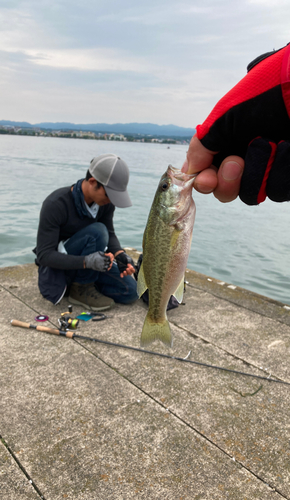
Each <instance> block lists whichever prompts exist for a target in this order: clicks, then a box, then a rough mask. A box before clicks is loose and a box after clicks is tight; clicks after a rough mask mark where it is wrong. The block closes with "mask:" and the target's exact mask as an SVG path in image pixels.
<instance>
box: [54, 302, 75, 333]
mask: <svg viewBox="0 0 290 500" xmlns="http://www.w3.org/2000/svg"><path fill="white" fill-rule="evenodd" d="M71 312H72V306H69V310H68V311H66V312H64V313H61V315H60V318H59V319H58V324H59V326H60V329H61V330H76V329H77V327H78V324H79V320H78V319H76V318H72V317H71V316H69V314H70V313H71Z"/></svg>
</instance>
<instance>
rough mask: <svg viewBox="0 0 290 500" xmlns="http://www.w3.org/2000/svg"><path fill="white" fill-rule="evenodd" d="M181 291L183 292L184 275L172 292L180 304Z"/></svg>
mask: <svg viewBox="0 0 290 500" xmlns="http://www.w3.org/2000/svg"><path fill="white" fill-rule="evenodd" d="M183 292H184V276H182V280H181V282H180V283H179V285H178V287H177V289H176V290H175V292H174V293H173V295H174V297H175V298H176V300H177V302H179V304H181V302H182V299H183Z"/></svg>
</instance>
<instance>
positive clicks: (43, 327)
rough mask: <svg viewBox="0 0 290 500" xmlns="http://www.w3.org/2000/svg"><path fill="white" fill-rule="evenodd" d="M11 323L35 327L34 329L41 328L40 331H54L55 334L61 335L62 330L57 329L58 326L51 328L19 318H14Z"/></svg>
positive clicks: (23, 326)
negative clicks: (35, 324)
mask: <svg viewBox="0 0 290 500" xmlns="http://www.w3.org/2000/svg"><path fill="white" fill-rule="evenodd" d="M11 325H13V326H21V327H22V328H33V329H34V330H39V331H40V332H46V333H52V334H53V335H60V331H59V330H56V328H49V327H47V326H42V325H37V326H34V325H31V323H25V322H24V321H18V319H12V320H11Z"/></svg>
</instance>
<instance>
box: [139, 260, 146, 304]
mask: <svg viewBox="0 0 290 500" xmlns="http://www.w3.org/2000/svg"><path fill="white" fill-rule="evenodd" d="M147 288H148V286H147V284H146V280H145V276H144V271H143V262H142V264H141V267H140V269H139V273H138V280H137V293H138V295H139V297H141V296H142V295H143V293H145V292H146V290H147Z"/></svg>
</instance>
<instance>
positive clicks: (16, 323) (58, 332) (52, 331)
mask: <svg viewBox="0 0 290 500" xmlns="http://www.w3.org/2000/svg"><path fill="white" fill-rule="evenodd" d="M11 324H12V325H13V326H20V327H22V328H32V329H34V330H39V331H42V332H45V333H50V334H53V335H60V336H61V337H67V338H71V339H80V340H89V341H91V342H97V343H99V344H105V345H109V346H112V347H119V348H122V349H129V350H131V351H137V352H142V353H143V354H151V355H153V356H159V357H161V358H167V359H174V360H175V361H182V362H184V363H191V364H193V365H197V366H203V367H205V368H213V369H215V370H221V371H225V372H228V373H234V374H236V375H243V376H245V377H252V378H257V379H260V380H266V381H267V382H275V383H277V384H284V385H290V382H285V381H284V380H278V379H274V378H270V376H269V377H263V376H262V375H254V374H252V373H246V372H241V371H238V370H232V369H231V368H224V367H222V366H217V365H211V364H208V363H202V362H200V361H194V360H192V359H188V355H187V356H186V357H185V358H181V357H178V356H171V355H170V354H163V353H161V352H155V351H148V350H147V349H141V348H140V347H133V346H129V345H125V344H117V343H115V342H109V341H108V340H101V339H97V338H93V337H85V336H84V335H78V334H76V333H74V332H72V331H65V330H57V329H54V328H48V327H46V326H41V325H39V326H38V325H37V326H36V325H31V324H30V323H24V322H23V321H18V320H15V319H13V320H11Z"/></svg>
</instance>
